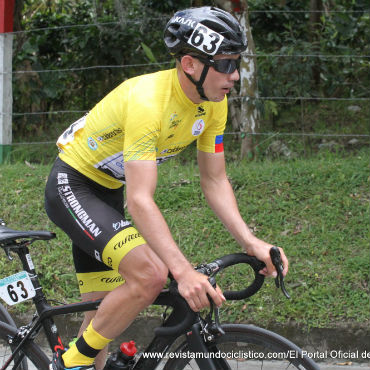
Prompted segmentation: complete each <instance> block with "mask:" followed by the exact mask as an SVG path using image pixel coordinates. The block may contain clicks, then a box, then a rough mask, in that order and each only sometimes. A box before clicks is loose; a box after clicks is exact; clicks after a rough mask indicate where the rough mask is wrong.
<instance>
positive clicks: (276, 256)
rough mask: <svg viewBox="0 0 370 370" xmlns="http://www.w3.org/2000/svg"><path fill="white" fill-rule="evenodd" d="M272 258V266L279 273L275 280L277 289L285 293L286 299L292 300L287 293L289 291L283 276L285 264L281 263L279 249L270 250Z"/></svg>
mask: <svg viewBox="0 0 370 370" xmlns="http://www.w3.org/2000/svg"><path fill="white" fill-rule="evenodd" d="M270 257H271V261H272V264H273V265H274V266H275V269H276V272H277V276H276V278H275V285H276V288H281V291H282V292H283V294H284V295H285V297H287V298H288V299H290V295H289V293H288V292H287V290H286V289H285V284H284V276H283V270H284V266H283V263H282V261H281V255H280V251H279V248H277V247H272V248H271V249H270Z"/></svg>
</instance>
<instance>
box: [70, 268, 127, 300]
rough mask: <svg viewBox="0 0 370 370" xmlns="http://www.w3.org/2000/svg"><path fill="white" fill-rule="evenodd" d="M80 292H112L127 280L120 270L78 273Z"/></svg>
mask: <svg viewBox="0 0 370 370" xmlns="http://www.w3.org/2000/svg"><path fill="white" fill-rule="evenodd" d="M76 276H77V280H78V287H79V289H80V293H81V294H82V293H90V292H110V291H112V290H113V289H115V288H117V287H118V286H120V285H122V284H123V283H124V282H125V280H124V279H123V277H122V276H121V275H120V274H119V273H118V271H114V270H109V271H94V272H78V273H76Z"/></svg>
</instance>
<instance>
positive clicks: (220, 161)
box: [198, 151, 288, 275]
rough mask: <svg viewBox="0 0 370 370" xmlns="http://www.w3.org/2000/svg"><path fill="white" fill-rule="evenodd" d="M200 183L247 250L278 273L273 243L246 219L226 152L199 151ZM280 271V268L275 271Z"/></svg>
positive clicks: (285, 262)
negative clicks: (272, 255) (254, 230)
mask: <svg viewBox="0 0 370 370" xmlns="http://www.w3.org/2000/svg"><path fill="white" fill-rule="evenodd" d="M198 165H199V171H200V179H201V180H200V183H201V187H202V190H203V193H204V196H205V197H206V199H207V202H208V204H209V205H210V207H211V208H212V210H213V211H214V212H215V214H216V215H217V216H218V218H219V219H220V220H221V222H222V223H223V224H224V225H225V227H226V228H227V229H228V230H229V232H230V233H231V235H232V236H233V237H234V238H235V240H236V241H237V242H238V243H239V244H240V245H241V246H242V247H243V248H244V249H245V251H246V252H247V253H248V254H250V255H252V256H256V257H257V258H258V259H259V260H261V261H263V262H265V264H266V266H267V269H264V271H261V273H263V274H265V275H275V274H274V272H275V267H274V266H273V264H272V262H271V259H270V254H269V251H270V248H271V247H272V245H271V244H268V243H266V242H264V241H263V240H261V239H258V238H256V237H255V236H254V235H253V233H252V232H251V231H250V230H249V228H248V226H247V224H246V223H245V222H244V220H243V219H242V217H241V215H240V212H239V209H238V205H237V202H236V199H235V195H234V191H233V189H232V187H231V185H230V182H229V180H228V179H227V175H226V170H225V157H224V153H223V152H222V153H205V152H201V151H198ZM280 253H281V258H282V262H283V264H284V272H283V274H284V275H286V273H287V272H288V260H287V258H286V256H285V254H284V251H283V250H282V249H281V248H280ZM275 273H276V272H275Z"/></svg>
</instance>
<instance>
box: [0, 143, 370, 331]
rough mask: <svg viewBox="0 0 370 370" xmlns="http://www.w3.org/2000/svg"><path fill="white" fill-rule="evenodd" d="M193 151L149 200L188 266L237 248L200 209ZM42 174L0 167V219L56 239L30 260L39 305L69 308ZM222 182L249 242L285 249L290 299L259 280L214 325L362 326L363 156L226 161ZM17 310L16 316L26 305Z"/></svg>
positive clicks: (69, 278)
mask: <svg viewBox="0 0 370 370" xmlns="http://www.w3.org/2000/svg"><path fill="white" fill-rule="evenodd" d="M193 150H194V149H193V148H190V149H189V150H186V151H185V152H184V154H183V155H182V156H180V157H179V158H178V159H176V160H172V161H169V162H167V163H165V164H163V165H162V166H160V167H159V174H160V176H159V182H158V188H157V192H156V201H157V203H158V204H159V206H160V208H161V210H162V212H163V214H164V217H165V218H166V220H167V222H168V224H169V226H170V228H171V230H172V232H173V235H174V237H175V239H176V241H177V242H178V244H179V246H180V247H181V248H182V250H183V251H184V253H185V254H186V256H187V257H188V258H189V260H191V261H192V262H193V263H194V264H198V263H202V262H207V261H210V260H212V259H214V258H216V257H218V256H221V255H223V254H226V253H232V252H237V251H240V247H239V246H238V245H237V244H236V243H235V241H234V240H233V239H232V238H231V237H230V235H229V234H228V233H227V232H226V231H225V229H224V228H223V226H222V225H221V224H220V222H219V221H218V220H217V218H215V216H214V215H213V213H212V212H211V210H210V209H209V208H208V207H207V205H206V202H205V200H204V197H203V195H202V193H201V191H200V187H199V176H198V175H197V173H198V171H197V168H196V164H195V163H194V162H193V161H189V160H187V157H188V156H189V155H192V154H193ZM184 162H185V163H184ZM49 169H50V165H39V164H37V165H30V164H19V163H18V164H14V165H2V166H0V191H1V196H0V209H1V215H0V217H2V218H4V219H5V220H6V221H7V224H8V225H9V226H10V227H12V228H15V229H17V228H23V229H48V230H52V231H55V232H56V233H57V239H56V240H53V241H52V242H50V243H48V244H46V243H42V242H36V243H35V244H34V246H33V247H32V251H31V252H32V256H33V260H34V263H35V265H36V266H37V268H38V269H39V271H40V276H41V281H42V284H43V286H44V288H45V290H46V293H47V295H48V297H49V298H53V299H56V300H58V301H62V302H73V301H77V300H78V287H77V282H76V279H75V276H74V270H73V267H72V266H73V263H72V259H71V251H70V245H69V244H70V243H69V242H68V240H67V238H66V237H65V235H64V234H63V233H62V232H61V231H60V230H58V229H57V228H56V227H55V226H54V225H53V224H52V223H51V222H50V221H49V220H48V219H47V216H46V215H45V212H44V209H43V190H44V186H45V181H46V178H47V175H48V172H49ZM228 176H229V178H230V181H231V183H232V185H233V188H234V191H235V193H236V196H237V198H238V203H239V206H240V212H241V214H242V216H243V217H244V219H245V220H246V221H247V222H248V224H249V225H250V227H251V228H252V230H253V231H254V233H255V234H256V235H257V236H258V237H260V238H262V239H264V240H266V241H269V242H271V243H273V244H276V245H279V246H282V247H283V248H284V249H285V251H286V254H287V255H288V257H289V260H290V272H289V274H288V277H287V279H286V285H287V289H288V291H289V292H290V293H291V295H292V297H293V298H292V300H290V301H288V300H286V299H285V298H284V297H283V295H282V294H281V292H280V291H278V290H276V289H275V287H274V282H273V280H270V279H268V280H267V281H266V284H265V285H264V288H263V289H262V291H260V292H259V293H258V294H257V295H255V296H254V297H252V298H250V299H249V300H247V301H243V302H232V303H229V302H227V303H226V304H225V305H224V306H223V309H222V318H223V319H224V320H226V319H227V320H232V321H240V322H253V323H258V324H259V325H261V326H268V325H269V324H272V323H289V322H294V323H298V324H301V325H304V326H305V327H326V328H331V327H335V326H337V325H339V324H341V325H342V324H343V323H348V324H358V325H369V323H370V321H369V315H368V314H369V309H370V303H369V285H368V284H369V270H370V262H369V222H368V221H369V191H368V189H369V182H370V177H369V160H368V151H367V150H366V149H364V150H362V151H360V152H357V153H352V154H350V155H347V156H339V155H335V154H333V153H326V154H321V155H317V156H315V157H312V158H310V159H294V160H290V161H284V160H264V161H259V162H258V161H256V162H238V161H231V162H230V163H228ZM17 269H19V266H18V265H17V264H16V262H12V263H9V261H8V260H7V259H6V258H5V255H1V257H0V271H2V273H1V277H4V276H6V275H9V274H11V273H14V272H15V270H17ZM248 274H249V273H248V271H246V270H244V269H239V268H238V269H235V270H233V271H231V272H229V273H227V274H226V273H225V274H224V276H223V277H222V280H220V285H221V286H222V287H223V288H224V289H228V288H236V287H238V286H242V284H244V282H245V278H246V277H247V276H248ZM16 307H19V306H16ZM17 309H18V310H26V309H27V305H23V306H20V308H17ZM154 313H155V311H154ZM148 314H153V312H152V311H149V312H148Z"/></svg>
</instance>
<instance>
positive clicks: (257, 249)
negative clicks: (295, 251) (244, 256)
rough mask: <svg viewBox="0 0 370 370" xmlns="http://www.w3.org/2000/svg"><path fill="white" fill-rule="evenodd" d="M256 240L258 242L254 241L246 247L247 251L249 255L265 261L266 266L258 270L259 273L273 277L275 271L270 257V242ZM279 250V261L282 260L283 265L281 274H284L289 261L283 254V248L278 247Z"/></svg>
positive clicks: (275, 274) (286, 271)
mask: <svg viewBox="0 0 370 370" xmlns="http://www.w3.org/2000/svg"><path fill="white" fill-rule="evenodd" d="M257 240H258V242H256V243H254V244H253V245H251V246H250V247H249V248H248V249H247V253H248V254H249V255H251V256H255V257H256V258H257V259H259V260H260V261H263V262H264V263H265V265H266V267H265V268H263V269H262V270H261V271H259V273H260V274H262V275H265V276H272V277H274V278H275V277H276V276H277V273H276V270H275V267H274V265H273V264H272V261H271V257H270V249H271V248H272V247H273V246H272V245H271V244H268V243H265V242H264V241H262V240H259V239H257ZM279 251H280V255H281V261H282V262H283V266H284V270H283V276H285V275H286V274H287V273H288V267H289V262H288V259H287V257H286V256H285V253H284V251H283V249H282V248H279Z"/></svg>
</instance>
